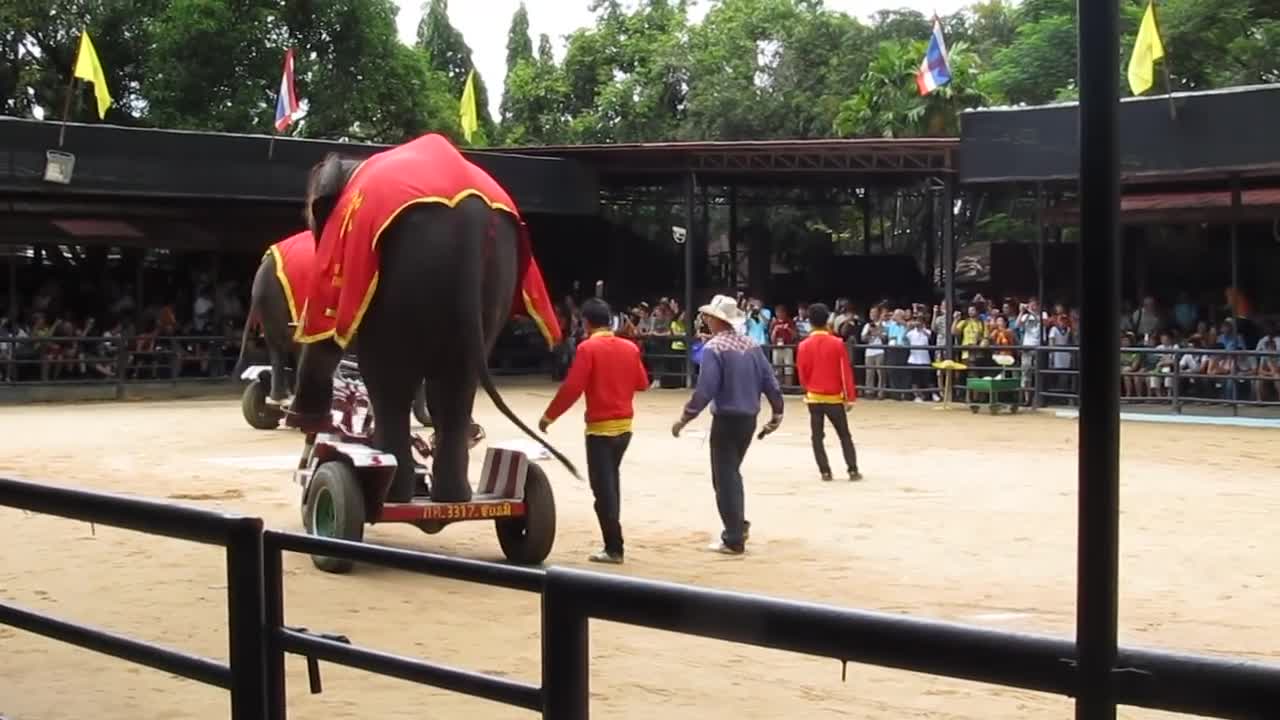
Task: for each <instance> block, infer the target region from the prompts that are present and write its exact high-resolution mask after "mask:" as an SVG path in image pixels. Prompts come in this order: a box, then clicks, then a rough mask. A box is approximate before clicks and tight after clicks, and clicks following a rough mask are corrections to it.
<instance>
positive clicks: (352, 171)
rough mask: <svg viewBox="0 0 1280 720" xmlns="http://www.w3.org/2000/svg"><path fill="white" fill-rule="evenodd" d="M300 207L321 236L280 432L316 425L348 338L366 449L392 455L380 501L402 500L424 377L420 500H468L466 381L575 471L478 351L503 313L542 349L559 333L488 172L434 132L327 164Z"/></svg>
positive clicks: (522, 234)
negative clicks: (530, 332)
mask: <svg viewBox="0 0 1280 720" xmlns="http://www.w3.org/2000/svg"><path fill="white" fill-rule="evenodd" d="M306 209H307V213H308V221H309V225H310V227H311V229H312V232H313V233H315V234H316V236H317V237H319V238H320V240H319V242H318V244H317V248H316V274H315V275H314V277H313V278H312V284H311V291H310V292H308V293H307V298H308V300H307V306H306V308H304V310H303V312H302V318H301V322H300V325H299V327H298V331H297V333H296V335H295V339H296V340H298V341H299V342H301V343H303V344H304V346H303V348H302V352H301V357H300V360H299V363H298V372H297V375H298V378H297V386H296V391H295V395H294V399H293V401H292V403H291V405H290V408H289V415H288V416H287V423H288V424H289V425H290V426H293V427H299V428H301V429H302V430H303V431H304V432H312V431H321V430H324V429H326V428H327V427H328V425H329V408H330V404H331V398H332V395H333V372H334V369H335V368H336V367H337V365H338V362H339V361H340V359H341V357H342V354H343V351H344V349H345V348H347V347H348V346H349V345H350V344H351V343H352V342H353V341H355V340H356V339H357V332H358V333H359V335H358V342H359V346H360V348H359V353H358V355H359V362H360V374H361V376H362V377H363V378H364V382H365V386H366V388H367V389H368V393H369V400H370V403H371V405H372V409H373V415H374V435H373V445H374V447H376V448H378V449H380V450H382V451H384V452H389V453H392V454H393V455H395V457H396V460H397V467H396V476H395V479H394V480H393V481H392V483H391V486H390V488H389V490H388V492H387V497H386V498H385V500H386V501H388V502H407V501H409V500H410V499H412V497H413V493H414V487H413V486H414V472H413V467H414V461H413V456H412V454H411V452H410V435H409V401H408V398H410V397H412V396H413V394H414V391H415V390H416V388H417V387H418V385H420V384H422V382H423V381H424V380H425V381H426V397H427V402H428V404H429V405H430V407H431V411H432V419H433V421H434V423H435V429H436V433H437V442H436V447H435V449H434V452H433V453H432V462H433V466H432V473H431V477H432V479H431V487H430V495H431V499H432V500H433V501H436V502H464V501H468V500H470V499H471V485H470V483H469V482H468V480H467V459H468V458H467V455H468V449H469V445H470V442H469V441H470V439H471V431H470V430H471V423H470V418H471V412H472V407H473V404H474V402H475V392H476V389H477V385H479V386H480V387H483V388H484V389H485V392H486V393H487V394H488V395H489V397H490V398H491V399H492V400H493V403H494V405H496V406H497V408H498V410H499V411H501V412H502V414H503V415H505V416H506V417H507V419H509V420H510V421H511V422H512V423H513V424H515V425H516V426H517V427H519V428H520V429H521V430H522V431H524V432H525V433H526V434H527V435H529V437H531V438H533V439H534V440H536V441H537V442H538V443H539V444H541V445H543V446H544V447H545V448H546V449H547V450H548V451H549V452H551V453H552V455H553V456H554V457H556V459H558V460H559V461H560V462H561V463H563V464H564V465H565V466H566V467H567V468H569V469H570V471H571V472H573V473H574V474H575V475H576V474H577V471H576V469H574V467H573V465H572V463H570V462H569V460H568V459H567V458H566V457H565V456H564V455H563V454H561V453H560V452H559V451H557V450H556V449H555V448H553V447H551V445H550V444H548V443H547V442H546V440H545V439H543V438H542V437H541V436H539V435H538V434H536V433H534V432H533V431H532V430H530V429H529V427H528V426H527V425H525V424H524V423H523V422H521V421H520V419H519V418H518V417H516V415H515V413H513V412H512V411H511V409H510V408H509V407H508V406H507V404H506V402H505V401H503V399H502V397H501V395H499V393H498V391H497V389H496V388H495V387H494V385H493V380H492V378H491V377H490V375H489V370H488V362H487V360H488V356H489V353H490V351H491V350H492V349H493V345H494V343H495V341H496V340H497V338H498V333H499V332H500V331H501V330H502V328H503V326H504V325H505V324H506V322H507V319H508V318H509V316H510V315H511V314H512V313H513V305H514V306H515V307H516V308H519V309H520V311H521V312H524V313H527V314H529V315H530V316H531V317H532V318H533V319H534V321H535V322H536V323H537V324H538V326H539V328H540V329H541V330H542V332H543V335H544V336H545V337H547V339H548V341H549V342H555V341H558V340H559V335H560V332H559V324H558V323H557V321H556V318H555V315H554V313H553V312H551V305H550V300H549V297H548V296H547V293H546V288H545V287H544V286H543V283H542V278H541V275H540V274H539V271H538V269H537V264H536V263H535V262H534V261H533V256H532V248H531V245H530V241H529V237H528V231H527V229H526V228H525V226H524V223H523V222H522V221H521V219H520V215H519V211H518V210H517V209H516V205H515V203H514V202H513V201H512V200H511V198H510V197H509V196H508V195H507V193H506V191H505V190H503V189H502V187H501V186H499V185H498V183H497V182H496V181H494V180H493V178H492V177H490V176H489V175H488V174H487V173H485V172H484V171H483V170H482V169H480V168H479V167H477V166H475V165H473V164H472V163H471V162H469V161H468V160H467V159H466V158H464V157H463V156H462V154H461V153H460V152H459V151H458V150H457V148H455V147H454V146H453V145H452V144H451V143H450V142H449V141H448V140H447V139H445V138H444V137H443V136H440V135H435V134H432V135H425V136H423V137H420V138H418V139H417V140H414V141H412V142H409V143H407V144H405V145H401V146H398V147H395V148H392V149H390V150H386V151H383V152H381V153H378V154H376V155H373V156H372V157H370V158H368V159H366V160H364V161H363V162H358V161H355V160H351V159H344V158H342V157H340V156H338V155H330V156H328V157H327V158H326V159H325V160H324V161H323V162H321V163H320V164H319V165H317V166H316V167H315V168H314V169H313V170H312V173H311V177H310V180H309V183H308V188H307V208H306Z"/></svg>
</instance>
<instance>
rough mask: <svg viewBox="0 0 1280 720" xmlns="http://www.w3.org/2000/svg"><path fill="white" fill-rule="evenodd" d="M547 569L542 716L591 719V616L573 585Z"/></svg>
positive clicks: (560, 718)
mask: <svg viewBox="0 0 1280 720" xmlns="http://www.w3.org/2000/svg"><path fill="white" fill-rule="evenodd" d="M556 575H557V571H556V570H555V569H554V568H553V569H551V570H549V571H548V572H547V584H546V586H545V588H544V589H543V591H542V717H544V718H554V720H587V718H588V717H589V716H590V715H591V676H590V672H589V668H588V663H589V657H590V656H589V655H588V645H589V643H588V635H587V617H586V615H584V614H582V612H581V611H580V609H579V608H578V607H577V605H576V603H575V602H574V598H573V593H572V592H571V588H569V587H566V585H565V582H564V581H563V580H562V579H557V577H556Z"/></svg>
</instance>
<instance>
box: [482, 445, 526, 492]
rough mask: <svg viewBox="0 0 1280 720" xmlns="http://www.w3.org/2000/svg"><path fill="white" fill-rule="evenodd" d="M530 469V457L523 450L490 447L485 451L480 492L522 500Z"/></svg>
mask: <svg viewBox="0 0 1280 720" xmlns="http://www.w3.org/2000/svg"><path fill="white" fill-rule="evenodd" d="M528 470H529V457H528V456H527V455H525V454H524V453H523V452H520V451H519V450H507V449H504V448H496V447H491V448H488V449H487V450H485V453H484V468H483V469H481V471H480V487H479V488H478V489H479V491H480V494H481V495H492V496H494V497H500V498H507V499H511V500H522V499H524V479H525V473H527V472H528Z"/></svg>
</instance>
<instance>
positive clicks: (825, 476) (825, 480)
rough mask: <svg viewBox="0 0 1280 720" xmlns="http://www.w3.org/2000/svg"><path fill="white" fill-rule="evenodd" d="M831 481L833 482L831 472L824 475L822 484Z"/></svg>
mask: <svg viewBox="0 0 1280 720" xmlns="http://www.w3.org/2000/svg"><path fill="white" fill-rule="evenodd" d="M831 480H832V477H831V473H829V472H824V473H822V482H831Z"/></svg>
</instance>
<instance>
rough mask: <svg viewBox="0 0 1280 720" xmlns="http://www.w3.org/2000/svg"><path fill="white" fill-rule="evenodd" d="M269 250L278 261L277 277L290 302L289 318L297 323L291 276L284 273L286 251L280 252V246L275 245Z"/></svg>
mask: <svg viewBox="0 0 1280 720" xmlns="http://www.w3.org/2000/svg"><path fill="white" fill-rule="evenodd" d="M267 252H268V253H270V254H271V257H272V258H274V259H275V261H276V279H277V280H279V281H280V288H281V289H282V290H284V299H285V300H286V301H287V302H288V303H289V319H290V320H292V321H293V323H294V324H295V325H296V324H297V323H298V306H297V305H295V304H294V302H293V287H292V286H290V285H289V276H288V275H285V274H284V253H282V252H280V248H278V247H276V246H275V245H272V246H271V247H269V248H267Z"/></svg>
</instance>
